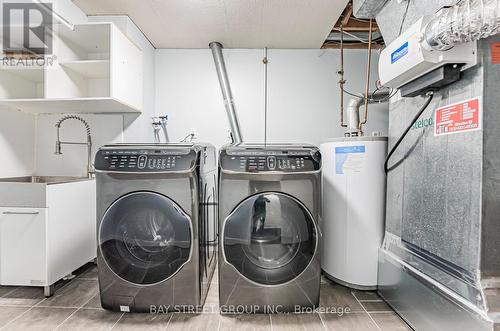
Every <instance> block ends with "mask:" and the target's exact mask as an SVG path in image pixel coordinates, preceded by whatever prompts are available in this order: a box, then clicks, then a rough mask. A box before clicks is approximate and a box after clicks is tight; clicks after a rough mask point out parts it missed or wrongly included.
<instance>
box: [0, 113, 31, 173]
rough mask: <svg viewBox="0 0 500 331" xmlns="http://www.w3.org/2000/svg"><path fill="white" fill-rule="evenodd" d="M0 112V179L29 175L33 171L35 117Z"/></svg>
mask: <svg viewBox="0 0 500 331" xmlns="http://www.w3.org/2000/svg"><path fill="white" fill-rule="evenodd" d="M0 111H1V116H0V155H1V161H0V178H5V177H22V176H28V175H31V173H32V172H33V170H34V169H35V158H34V154H35V116H33V115H31V114H26V113H21V112H19V111H15V110H9V109H1V110H0Z"/></svg>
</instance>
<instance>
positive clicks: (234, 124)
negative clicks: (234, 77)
mask: <svg viewBox="0 0 500 331" xmlns="http://www.w3.org/2000/svg"><path fill="white" fill-rule="evenodd" d="M208 47H210V49H211V50H212V55H213V57H214V62H215V69H216V70H217V76H218V77H219V83H220V89H221V91H222V97H223V98H224V106H225V107H226V113H227V118H228V120H229V126H230V128H231V137H232V139H233V144H240V143H242V142H243V138H242V136H241V130H240V124H239V122H238V116H237V114H236V109H235V107H234V100H233V93H232V92H231V85H230V84H229V79H228V77H227V71H226V64H225V63H224V56H223V55H222V45H221V44H220V43H218V42H211V43H210V44H209V45H208Z"/></svg>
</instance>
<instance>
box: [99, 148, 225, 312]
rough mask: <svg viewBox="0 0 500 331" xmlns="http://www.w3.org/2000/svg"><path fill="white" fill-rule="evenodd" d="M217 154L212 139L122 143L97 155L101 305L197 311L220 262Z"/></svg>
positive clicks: (137, 309)
mask: <svg viewBox="0 0 500 331" xmlns="http://www.w3.org/2000/svg"><path fill="white" fill-rule="evenodd" d="M215 159H216V154H215V148H214V147H213V146H211V145H208V144H155V145H141V144H137V145H136V144H119V145H109V146H104V147H102V148H100V149H99V151H98V152H97V155H96V158H95V168H96V183H97V241H98V250H97V265H98V273H99V289H100V296H101V304H102V307H103V308H105V309H109V310H115V311H124V312H154V311H167V310H168V311H186V310H187V311H194V310H198V309H199V308H200V307H201V306H202V305H203V303H204V300H205V298H206V295H207V292H208V288H209V285H210V281H211V278H212V275H213V273H214V270H215V266H216V256H217V249H216V248H217V230H218V229H217V227H216V219H217V208H216V198H217V190H216V181H217V179H216V177H217V167H216V161H215Z"/></svg>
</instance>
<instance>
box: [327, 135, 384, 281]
mask: <svg viewBox="0 0 500 331" xmlns="http://www.w3.org/2000/svg"><path fill="white" fill-rule="evenodd" d="M321 154H322V163H323V220H322V222H321V229H322V233H323V238H322V250H321V267H322V269H323V271H324V272H325V273H326V275H327V276H328V277H329V278H331V279H332V280H334V281H336V282H338V283H340V284H343V285H346V286H349V287H352V288H356V289H362V290H371V289H375V288H376V286H377V266H378V249H379V248H380V246H381V244H382V240H383V236H384V219H385V194H386V175H385V172H384V161H385V157H386V155H387V137H375V136H374V137H369V136H367V137H345V138H336V139H331V140H328V141H327V142H325V143H323V144H322V145H321Z"/></svg>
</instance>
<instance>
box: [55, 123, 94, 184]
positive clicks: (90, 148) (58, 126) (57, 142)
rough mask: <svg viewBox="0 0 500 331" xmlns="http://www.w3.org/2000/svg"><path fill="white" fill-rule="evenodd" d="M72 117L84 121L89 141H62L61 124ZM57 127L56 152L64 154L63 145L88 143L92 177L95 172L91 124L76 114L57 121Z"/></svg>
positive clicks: (88, 170)
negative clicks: (60, 134) (93, 168)
mask: <svg viewBox="0 0 500 331" xmlns="http://www.w3.org/2000/svg"><path fill="white" fill-rule="evenodd" d="M70 119H73V120H78V121H80V122H82V123H83V125H85V130H86V133H87V142H73V141H61V138H60V136H59V130H60V129H61V124H62V123H63V122H64V121H66V120H70ZM56 128H57V140H56V151H55V153H54V154H56V155H62V151H61V145H86V146H87V176H88V177H89V178H92V173H93V170H92V154H91V153H92V137H91V135H90V126H89V124H88V123H87V121H85V120H84V119H83V118H81V117H79V116H76V115H68V116H64V117H63V118H61V119H60V120H59V121H57V123H56Z"/></svg>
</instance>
